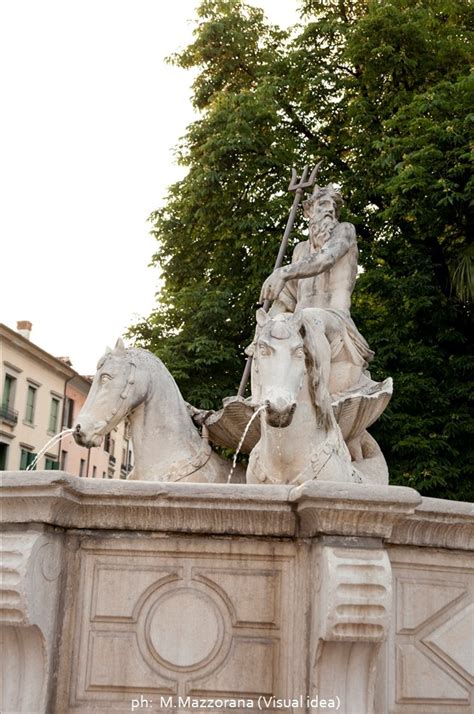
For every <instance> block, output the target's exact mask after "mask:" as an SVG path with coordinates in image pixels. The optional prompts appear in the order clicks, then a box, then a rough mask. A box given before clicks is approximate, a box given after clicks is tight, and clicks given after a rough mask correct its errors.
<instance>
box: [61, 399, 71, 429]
mask: <svg viewBox="0 0 474 714" xmlns="http://www.w3.org/2000/svg"><path fill="white" fill-rule="evenodd" d="M73 423H74V399H70V398H69V397H66V401H65V403H64V416H63V429H72V425H73Z"/></svg>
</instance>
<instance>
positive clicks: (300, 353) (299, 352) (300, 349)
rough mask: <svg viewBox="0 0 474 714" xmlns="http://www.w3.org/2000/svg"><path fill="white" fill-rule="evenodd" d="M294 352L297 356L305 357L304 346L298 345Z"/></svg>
mask: <svg viewBox="0 0 474 714" xmlns="http://www.w3.org/2000/svg"><path fill="white" fill-rule="evenodd" d="M293 354H294V356H295V357H298V358H301V357H304V348H303V347H297V348H296V350H295V351H294V353H293Z"/></svg>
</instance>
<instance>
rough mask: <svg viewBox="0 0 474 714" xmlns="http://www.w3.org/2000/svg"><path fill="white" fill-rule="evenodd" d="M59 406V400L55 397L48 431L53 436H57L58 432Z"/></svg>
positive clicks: (52, 401)
mask: <svg viewBox="0 0 474 714" xmlns="http://www.w3.org/2000/svg"><path fill="white" fill-rule="evenodd" d="M59 404H60V402H59V399H56V397H53V398H52V399H51V410H50V412H49V428H48V430H49V431H50V432H51V433H53V434H56V433H57V431H58V418H59Z"/></svg>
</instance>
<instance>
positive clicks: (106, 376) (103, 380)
mask: <svg viewBox="0 0 474 714" xmlns="http://www.w3.org/2000/svg"><path fill="white" fill-rule="evenodd" d="M111 379H112V377H111V376H110V374H103V375H102V376H101V378H100V383H101V384H105V383H106V382H110V380H111Z"/></svg>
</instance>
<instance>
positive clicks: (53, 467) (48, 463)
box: [44, 457, 59, 471]
mask: <svg viewBox="0 0 474 714" xmlns="http://www.w3.org/2000/svg"><path fill="white" fill-rule="evenodd" d="M44 468H45V469H46V471H57V470H58V469H59V461H56V459H50V458H48V457H46V458H45V461H44Z"/></svg>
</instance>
